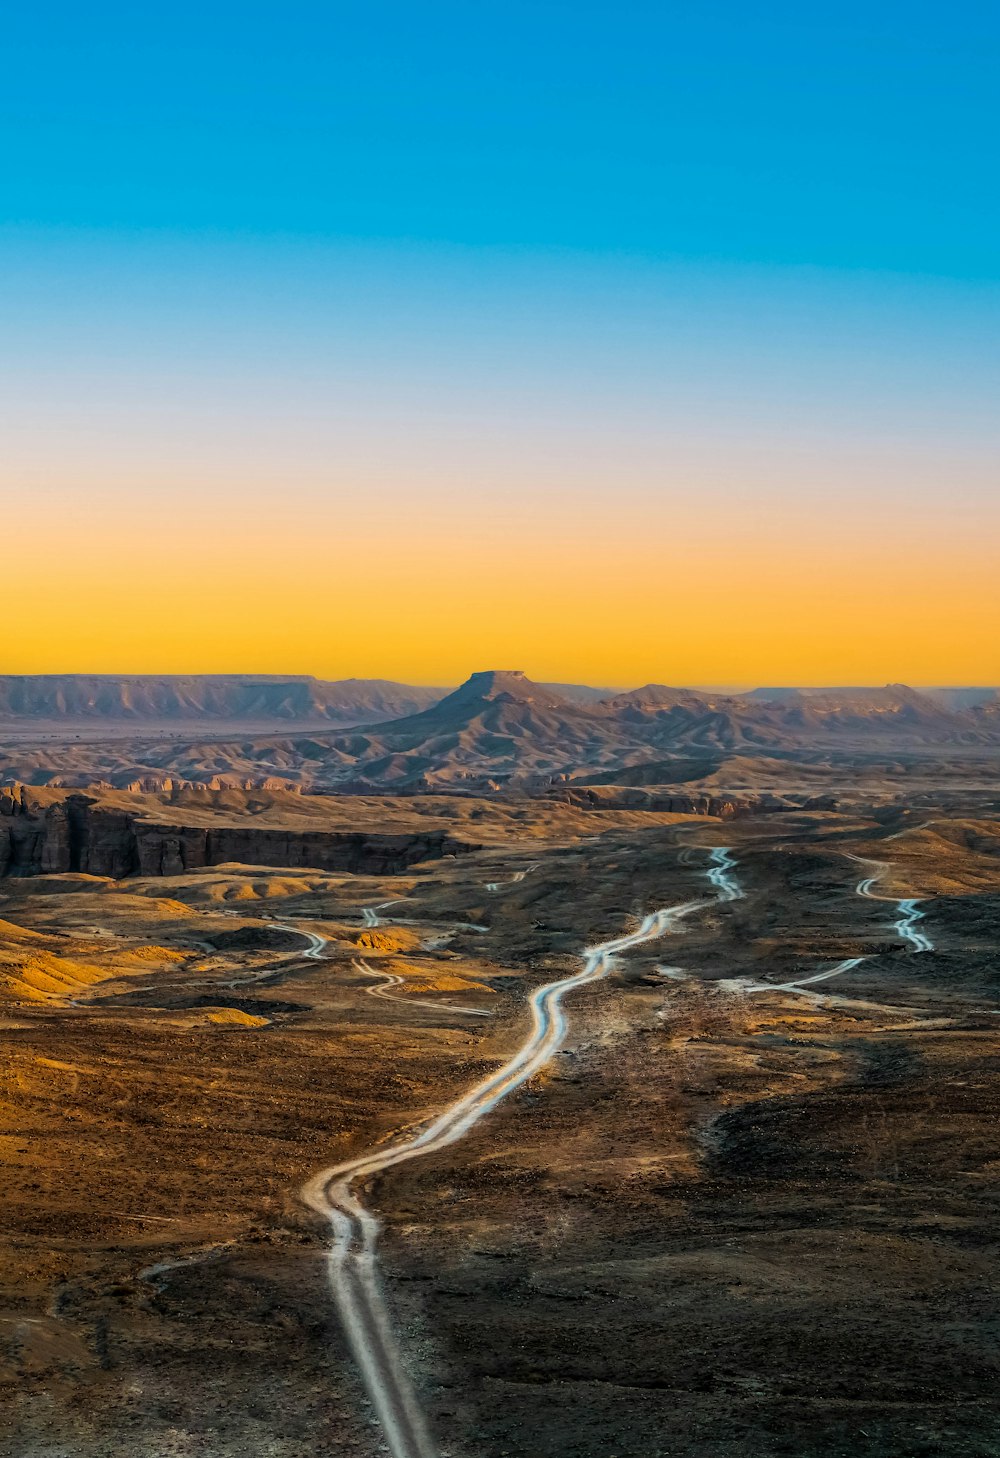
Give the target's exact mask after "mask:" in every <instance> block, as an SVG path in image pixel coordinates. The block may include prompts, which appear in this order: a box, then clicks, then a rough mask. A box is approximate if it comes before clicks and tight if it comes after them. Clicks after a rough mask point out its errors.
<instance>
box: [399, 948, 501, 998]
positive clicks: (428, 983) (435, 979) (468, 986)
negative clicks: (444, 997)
mask: <svg viewBox="0 0 1000 1458" xmlns="http://www.w3.org/2000/svg"><path fill="white" fill-rule="evenodd" d="M379 971H380V972H391V973H392V975H393V976H394V977H402V978H403V979H404V986H403V987H401V988H400V991H401V992H404V991H405V992H421V993H423V992H492V991H493V989H492V987H486V986H484V985H483V983H481V982H475V981H473V979H472V978H469V977H462V976H460V975H459V974H458V973H456V972H452V971H447V972H445V971H440V972H439V971H438V970H437V969H436V968H434V969H431V968H429V967H422V966H419V965H418V964H416V963H414V962H401V961H400V960H399V959H398V958H396V957H392V958H390V959H387V960H386V961H385V962H380V963H379Z"/></svg>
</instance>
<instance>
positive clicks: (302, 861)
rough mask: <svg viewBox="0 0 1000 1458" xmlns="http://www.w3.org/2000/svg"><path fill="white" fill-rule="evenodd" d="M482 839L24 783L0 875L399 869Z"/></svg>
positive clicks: (2, 835)
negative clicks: (117, 803)
mask: <svg viewBox="0 0 1000 1458" xmlns="http://www.w3.org/2000/svg"><path fill="white" fill-rule="evenodd" d="M476 849H478V847H477V846H475V845H473V844H471V843H470V842H468V841H464V840H461V839H459V838H458V837H456V836H451V835H448V834H446V833H444V832H442V831H438V830H428V831H426V832H414V833H413V834H409V833H405V832H404V833H396V834H388V833H387V834H384V835H383V834H379V833H377V832H373V831H371V830H364V831H340V830H330V831H322V830H294V829H290V830H285V829H281V828H278V827H274V826H256V825H253V824H249V825H226V824H219V825H208V826H207V825H185V824H170V823H160V822H157V821H156V820H155V819H149V818H147V817H146V816H144V815H143V814H142V813H141V811H137V812H136V813H135V814H133V813H130V812H129V811H128V810H123V809H119V808H116V807H111V806H106V805H101V804H99V803H96V802H95V801H94V800H93V799H91V798H90V797H89V796H87V795H83V794H68V795H65V796H64V797H61V798H55V797H54V796H53V792H51V791H49V792H47V793H45V795H44V798H42V797H40V796H39V795H38V793H37V792H32V791H31V790H25V789H24V788H23V787H21V786H5V787H3V789H2V790H0V876H33V875H43V874H46V873H56V872H64V871H82V872H86V873H88V874H89V875H93V876H110V877H112V878H114V879H116V880H120V879H122V878H123V877H125V876H131V875H140V876H178V875H181V874H183V873H184V872H186V871H193V870H198V869H200V868H202V867H204V866H219V865H224V864H226V863H227V862H230V861H233V862H238V863H240V864H242V865H250V866H276V867H280V868H282V869H287V868H300V867H314V868H316V869H317V870H323V871H350V872H354V873H355V874H360V875H373V876H374V875H394V874H398V873H399V872H401V871H405V870H407V869H408V867H410V866H412V865H416V864H417V863H418V862H419V861H426V860H437V859H440V858H441V857H442V856H447V855H462V854H465V853H467V852H468V851H471V850H476Z"/></svg>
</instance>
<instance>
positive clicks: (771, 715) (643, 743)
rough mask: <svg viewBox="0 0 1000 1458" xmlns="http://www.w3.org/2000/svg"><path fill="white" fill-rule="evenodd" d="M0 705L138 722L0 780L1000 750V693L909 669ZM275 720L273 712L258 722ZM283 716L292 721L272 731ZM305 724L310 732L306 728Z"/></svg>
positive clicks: (127, 691)
mask: <svg viewBox="0 0 1000 1458" xmlns="http://www.w3.org/2000/svg"><path fill="white" fill-rule="evenodd" d="M0 713H2V714H6V715H7V716H8V721H9V722H12V721H14V720H16V721H17V722H18V723H19V724H20V726H21V727H20V729H19V732H18V738H19V739H20V740H21V742H22V744H23V743H24V742H25V738H26V736H25V732H24V726H25V723H26V722H27V721H28V720H30V718H31V716H32V714H34V716H36V717H37V719H38V720H39V721H40V720H42V719H43V718H44V719H45V720H46V721H47V722H49V723H51V722H52V721H53V720H56V719H59V718H60V716H61V718H62V720H64V721H65V722H66V724H67V725H69V724H70V723H71V722H72V721H74V720H78V721H82V720H84V719H86V720H88V721H94V720H98V721H100V720H102V719H103V720H104V721H106V722H107V723H109V724H110V723H112V722H121V721H127V722H129V723H130V724H131V725H133V726H134V733H133V736H132V739H133V742H132V743H131V745H130V746H129V748H128V750H127V752H126V750H125V748H124V747H123V746H122V745H121V743H120V742H119V745H118V747H117V749H116V748H114V746H113V743H112V739H111V738H110V737H109V739H108V741H107V742H104V741H102V740H101V739H100V738H95V736H94V735H93V734H91V735H89V736H88V737H89V738H90V740H91V741H93V742H91V743H88V744H80V745H66V744H59V743H53V744H50V745H47V746H45V747H42V746H41V745H40V744H39V745H37V746H31V747H30V748H24V749H21V750H17V749H14V748H9V749H8V750H7V751H6V752H3V753H0V774H2V776H3V777H4V778H6V779H11V778H15V779H24V780H26V781H29V782H32V783H36V784H38V783H64V784H85V783H94V782H97V781H106V782H108V783H111V784H115V785H124V784H131V783H146V784H151V783H157V782H162V781H163V780H164V779H167V778H170V779H174V780H182V781H186V780H191V781H195V782H199V783H221V784H227V783H236V784H259V783H263V782H269V781H277V782H283V783H288V782H291V783H297V784H300V785H302V786H303V788H311V789H321V790H328V791H330V790H337V791H356V792H366V791H380V792H383V793H384V792H385V791H387V790H389V791H396V792H400V793H413V792H414V791H420V790H434V789H444V788H456V789H471V790H486V791H488V790H493V789H497V788H501V787H509V788H524V789H526V790H532V791H534V790H538V789H540V788H543V787H545V786H546V785H552V784H558V783H566V782H574V783H577V784H583V783H591V784H593V783H599V782H603V783H605V784H607V783H611V782H615V783H618V784H633V785H640V784H641V785H648V784H652V783H663V784H667V783H675V782H678V781H682V780H685V779H689V778H690V777H691V776H692V775H693V774H694V773H695V771H696V770H697V771H698V772H699V773H702V772H705V773H708V772H710V771H711V769H712V766H713V765H714V766H718V765H719V764H721V763H722V761H724V760H726V759H729V758H731V757H733V756H739V757H741V765H744V766H745V765H746V764H748V763H750V762H751V761H753V760H755V759H757V760H763V759H768V760H770V761H771V762H772V763H773V762H775V761H778V760H781V759H782V758H785V757H801V756H803V755H805V756H807V757H810V758H812V759H815V758H816V756H820V757H829V755H830V754H834V753H841V754H847V755H850V754H852V753H858V752H861V753H872V752H878V753H880V754H882V753H884V754H886V755H893V754H897V753H902V752H906V753H914V752H920V751H922V750H924V749H926V748H928V747H938V748H939V749H940V748H946V747H951V748H952V749H954V750H956V751H957V750H959V749H961V750H976V749H978V750H985V751H989V750H991V749H992V748H993V747H996V748H997V749H998V750H1000V693H998V692H997V691H996V690H987V689H976V690H970V689H957V688H956V689H947V690H933V691H923V692H920V691H917V690H915V689H912V688H908V687H907V686H906V685H904V684H890V685H887V686H886V687H884V688H846V689H836V688H830V689H812V688H806V689H801V688H768V689H758V690H754V691H752V692H749V693H744V694H738V695H733V694H713V693H708V692H705V691H698V690H693V689H676V688H669V687H666V686H664V685H660V684H647V685H646V686H644V687H643V688H639V689H634V690H632V691H630V692H628V693H614V692H610V691H601V690H588V689H586V688H584V687H583V686H574V685H558V684H538V683H533V682H532V681H531V680H530V679H528V678H526V677H525V675H524V674H523V673H520V672H517V671H490V672H484V673H474V674H473V675H472V676H471V677H470V678H469V679H468V680H467V681H466V682H465V683H464V684H462V685H461V686H460V687H459V688H457V689H455V690H453V691H452V692H451V693H447V694H443V693H442V691H441V690H437V689H414V688H410V687H408V686H406V685H401V684H393V683H386V682H383V681H380V680H344V681H342V682H339V683H324V682H323V681H322V680H317V679H309V678H302V679H294V678H262V677H259V676H258V677H253V678H250V677H239V676H226V677H211V678H209V677H204V678H202V677H190V678H156V679H153V678H141V679H140V678H137V679H125V678H122V679H104V678H77V677H75V676H66V677H63V678H58V679H56V678H45V679H30V680H29V679H12V678H7V679H0ZM269 717H270V720H271V725H272V726H273V727H271V728H268V729H266V730H265V731H263V732H257V725H259V724H260V723H261V721H264V720H267V719H268V718H269ZM241 718H242V719H243V720H245V721H246V722H247V723H248V726H251V727H248V732H247V733H246V734H245V735H241V737H240V738H239V740H233V739H232V738H231V737H230V738H227V737H225V735H224V733H223V732H222V726H223V725H225V727H226V728H227V729H228V727H229V725H230V724H232V723H233V721H234V720H239V719H241ZM277 721H284V723H286V724H287V728H282V729H281V730H278V729H277ZM324 721H325V722H324ZM362 721H363V722H362ZM304 722H305V723H308V728H307V729H306V730H305V732H296V730H297V727H298V725H299V724H301V723H304ZM164 723H170V724H171V725H173V724H178V725H180V724H183V725H184V732H185V740H184V742H179V741H178V734H177V733H176V732H172V733H171V735H170V736H169V738H164V735H163V733H162V732H161V734H160V739H159V741H158V740H157V737H156V735H157V729H158V727H160V728H162V725H163V724H164ZM213 724H214V725H216V726H217V727H216V728H215V730H214V731H213V733H212V734H211V735H208V736H207V735H206V733H205V731H206V730H208V729H210V728H211V727H212V726H213ZM144 726H146V727H145V728H144ZM68 737H69V736H68V735H67V738H68Z"/></svg>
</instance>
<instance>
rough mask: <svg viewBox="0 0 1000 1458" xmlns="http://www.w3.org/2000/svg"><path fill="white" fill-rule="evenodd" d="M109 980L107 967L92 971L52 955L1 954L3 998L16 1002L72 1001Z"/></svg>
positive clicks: (0, 971) (0, 993)
mask: <svg viewBox="0 0 1000 1458" xmlns="http://www.w3.org/2000/svg"><path fill="white" fill-rule="evenodd" d="M107 976H108V973H107V970H106V969H105V968H103V967H90V966H88V965H87V963H85V962H73V961H70V960H69V959H68V958H67V957H56V956H54V955H53V954H52V953H51V952H16V951H13V950H10V951H5V952H2V953H0V998H4V997H6V998H8V999H11V1000H12V1001H15V1002H48V1001H50V1000H51V999H52V998H63V997H71V996H72V995H73V994H74V993H75V992H79V991H81V990H82V989H83V988H84V987H92V986H93V985H94V983H95V982H103V981H104V980H105V979H106V977H107Z"/></svg>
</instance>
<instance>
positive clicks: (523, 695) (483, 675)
mask: <svg viewBox="0 0 1000 1458" xmlns="http://www.w3.org/2000/svg"><path fill="white" fill-rule="evenodd" d="M494 699H511V700H514V701H515V702H517V703H521V704H559V705H561V706H563V707H565V705H566V700H565V699H564V698H563V697H562V696H561V695H560V694H557V693H553V691H552V690H551V689H548V688H543V686H542V685H541V684H539V683H535V682H533V680H532V679H530V678H528V676H527V674H525V673H524V672H523V671H522V670H521V669H520V668H488V669H484V670H482V671H481V672H479V673H473V674H470V675H469V677H468V678H467V679H466V680H465V683H463V684H461V685H460V687H459V688H457V689H456V690H455V692H454V693H452V694H449V695H448V697H447V698H446V699H442V701H441V704H440V705H438V707H439V708H440V707H444V706H445V705H447V704H465V703H470V702H472V701H477V702H489V701H491V700H494Z"/></svg>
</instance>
